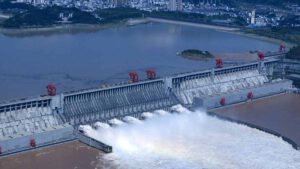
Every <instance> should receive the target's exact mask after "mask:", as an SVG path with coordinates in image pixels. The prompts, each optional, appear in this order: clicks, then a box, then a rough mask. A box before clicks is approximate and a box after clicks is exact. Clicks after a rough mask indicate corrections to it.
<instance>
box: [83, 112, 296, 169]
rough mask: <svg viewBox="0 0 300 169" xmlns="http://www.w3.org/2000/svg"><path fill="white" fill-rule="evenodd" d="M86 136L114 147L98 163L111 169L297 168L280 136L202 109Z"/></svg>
mask: <svg viewBox="0 0 300 169" xmlns="http://www.w3.org/2000/svg"><path fill="white" fill-rule="evenodd" d="M174 111H175V110H174ZM88 133H89V136H91V137H93V138H95V139H97V140H100V141H103V142H104V143H107V144H110V145H112V146H113V148H114V152H113V153H112V154H108V155H105V156H104V157H102V158H101V159H100V160H101V161H110V164H111V165H112V168H113V167H114V166H117V167H115V168H121V169H123V168H124V169H128V168H130V169H131V168H143V169H152V168H161V169H165V168H172V169H182V168H189V169H194V168H195V169H196V168H197V169H199V168H209V169H212V168H230V169H235V168H236V169H240V168H243V169H252V168H259V169H264V168H266V169H267V168H268V169H269V168H279V169H280V168H282V169H287V168H288V169H289V168H290V169H297V168H300V153H299V152H298V151H296V150H294V149H293V148H292V147H291V146H290V145H289V144H288V143H286V142H284V141H283V140H282V139H281V138H279V137H276V136H273V135H270V134H267V133H265V132H262V131H259V130H256V129H253V128H249V127H247V126H245V125H240V124H236V123H231V122H228V121H223V120H220V119H218V118H216V117H212V116H208V115H207V114H206V113H205V112H203V111H194V112H191V113H189V114H186V113H173V114H172V115H169V116H156V117H154V118H150V119H147V120H146V121H145V122H144V123H143V124H141V125H138V126H137V125H135V124H131V125H122V126H120V127H118V128H111V129H109V130H92V132H88ZM274 159H276V160H274Z"/></svg>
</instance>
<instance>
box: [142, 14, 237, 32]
mask: <svg viewBox="0 0 300 169" xmlns="http://www.w3.org/2000/svg"><path fill="white" fill-rule="evenodd" d="M147 19H149V21H152V22H161V23H170V24H177V25H186V26H194V27H201V28H208V29H215V30H222V31H238V30H240V29H239V28H231V27H225V26H216V25H209V24H202V23H192V22H183V21H175V20H168V19H160V18H152V17H148V18H147Z"/></svg>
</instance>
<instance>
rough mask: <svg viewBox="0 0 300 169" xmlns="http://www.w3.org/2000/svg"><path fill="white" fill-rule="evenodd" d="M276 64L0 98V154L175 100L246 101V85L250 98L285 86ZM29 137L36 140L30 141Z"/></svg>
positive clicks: (271, 61) (68, 135)
mask: <svg viewBox="0 0 300 169" xmlns="http://www.w3.org/2000/svg"><path fill="white" fill-rule="evenodd" d="M277 64H278V59H269V60H266V61H259V62H253V63H247V64H243V65H237V66H230V67H225V68H218V69H210V70H202V71H195V72H188V73H183V74H178V75H174V76H169V77H165V78H158V79H152V80H147V81H140V82H134V83H126V84H118V85H114V86H110V87H105V88H92V89H86V90H81V91H73V92H65V93H61V94H58V95H55V96H41V97H37V98H30V99H22V100H17V101H12V102H7V103H2V104H0V155H1V154H8V153H12V152H18V151H24V150H27V149H30V148H35V147H39V146H43V145H50V144H51V142H52V143H53V144H54V143H56V142H59V141H63V140H68V139H75V138H76V134H72V133H73V130H74V129H77V128H78V126H79V125H82V124H93V123H95V122H98V121H99V122H107V121H108V120H111V119H113V118H117V119H120V120H122V119H123V117H125V116H133V117H136V118H140V117H141V114H142V113H143V112H149V111H150V112H151V111H154V110H158V109H166V110H168V109H170V107H172V106H174V105H177V104H182V105H184V106H186V107H192V106H193V105H197V106H202V107H206V108H214V107H219V106H224V105H227V104H233V103H237V102H243V101H246V100H247V99H249V98H248V97H249V96H248V94H249V92H250V91H251V92H252V96H251V99H255V98H258V97H263V96H268V95H273V94H277V93H280V92H285V91H286V90H287V89H289V88H291V87H292V83H291V81H289V80H282V79H277V80H273V79H272V73H273V70H274V66H276V65H277ZM222 98H225V99H226V100H225V101H224V103H223V101H222V103H221V102H220V99H222ZM52 131H53V132H52ZM55 133H56V134H55ZM32 139H34V140H35V144H37V145H35V146H28V143H29V142H31V141H32ZM58 140H59V141H58Z"/></svg>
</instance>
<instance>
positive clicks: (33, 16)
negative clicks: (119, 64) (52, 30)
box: [2, 6, 98, 28]
mask: <svg viewBox="0 0 300 169" xmlns="http://www.w3.org/2000/svg"><path fill="white" fill-rule="evenodd" d="M60 13H72V14H73V17H72V18H70V22H72V23H97V22H98V20H97V19H96V18H95V17H94V16H93V15H92V14H90V13H88V12H84V11H80V10H79V9H76V8H63V7H58V6H52V7H47V8H44V9H38V8H33V9H30V10H27V11H25V12H21V13H18V14H16V15H15V16H13V17H11V18H9V19H7V20H6V21H4V22H3V23H2V26H3V27H6V28H22V27H44V26H51V25H55V24H59V22H58V21H60V20H61V19H60V18H59V14H60Z"/></svg>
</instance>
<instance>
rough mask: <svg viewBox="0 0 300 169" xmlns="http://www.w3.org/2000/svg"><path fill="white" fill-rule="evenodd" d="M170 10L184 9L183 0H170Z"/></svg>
mask: <svg viewBox="0 0 300 169" xmlns="http://www.w3.org/2000/svg"><path fill="white" fill-rule="evenodd" d="M169 10H170V11H181V10H182V0H169Z"/></svg>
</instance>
